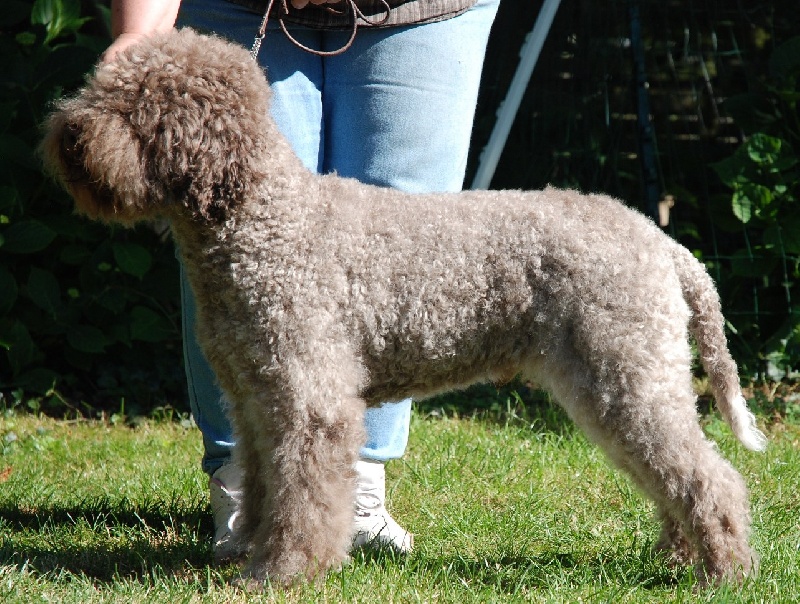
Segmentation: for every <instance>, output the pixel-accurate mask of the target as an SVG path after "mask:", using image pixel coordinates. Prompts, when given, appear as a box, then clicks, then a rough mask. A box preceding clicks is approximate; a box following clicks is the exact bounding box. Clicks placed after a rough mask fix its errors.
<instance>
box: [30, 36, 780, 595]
mask: <svg viewBox="0 0 800 604" xmlns="http://www.w3.org/2000/svg"><path fill="white" fill-rule="evenodd" d="M269 101H270V90H269V86H268V84H267V82H266V80H265V77H264V74H263V73H262V72H261V70H260V69H259V67H258V66H257V65H256V63H255V62H254V61H253V60H252V59H251V58H250V56H249V54H248V52H247V51H246V50H245V49H243V48H241V47H238V46H235V45H233V44H230V43H228V42H226V41H223V40H221V39H219V38H215V37H209V36H202V35H200V34H197V33H195V32H193V31H191V30H189V29H184V30H181V31H173V32H171V33H169V34H163V35H157V36H153V37H152V38H150V39H148V40H147V41H145V42H143V43H141V44H138V45H136V46H133V47H131V48H130V49H128V50H127V51H126V52H124V53H123V54H122V55H121V56H120V57H119V58H118V59H117V60H115V61H114V62H113V63H111V64H104V65H101V66H100V67H98V69H97V70H96V72H95V73H94V74H93V75H92V76H91V77H90V79H89V80H88V83H87V85H86V87H85V88H84V89H83V90H81V91H80V92H79V93H78V94H77V95H76V96H74V97H73V98H70V99H66V100H63V101H61V102H60V104H59V105H58V107H57V109H56V110H55V112H54V113H53V115H52V116H51V117H50V119H49V122H48V125H47V133H46V137H45V140H44V142H43V146H42V150H43V154H44V156H45V159H46V162H47V164H48V166H49V168H50V169H51V170H52V172H53V173H54V174H55V175H56V177H57V178H58V179H60V180H61V181H62V182H63V184H64V186H65V187H66V188H67V189H68V191H69V192H70V193H71V195H72V196H73V197H74V199H75V202H76V204H77V208H78V211H80V212H81V213H83V214H85V215H86V216H88V217H90V218H93V219H98V220H102V221H106V222H113V223H122V224H127V225H130V224H132V223H135V222H137V221H141V220H148V219H153V218H156V217H162V218H165V219H167V220H169V221H170V224H171V227H172V233H173V236H174V238H175V240H176V242H177V244H178V247H179V249H180V252H181V254H182V258H183V261H184V263H185V266H186V269H187V271H188V275H189V279H190V282H191V285H192V287H193V289H194V292H195V294H196V298H197V301H198V305H199V310H198V314H199V318H198V332H199V337H200V340H201V343H202V345H203V348H204V350H205V352H206V354H207V356H208V359H209V361H210V362H211V365H212V367H213V368H214V369H215V371H216V374H217V376H218V379H219V382H220V384H221V386H222V388H223V390H224V391H225V393H226V394H227V396H228V398H229V399H230V401H231V415H232V420H233V422H234V426H235V429H236V433H237V439H238V440H237V442H238V443H239V444H238V446H237V451H236V454H237V455H238V462H239V463H240V465H241V467H242V468H243V469H244V475H245V483H244V493H245V494H244V497H245V501H244V509H243V514H244V528H243V534H244V535H246V540H247V541H246V546H247V552H248V557H249V560H248V563H247V566H246V569H245V571H244V573H245V577H247V580H248V581H252V582H255V583H258V582H261V581H264V580H267V579H269V580H272V581H275V580H277V581H282V582H291V581H292V580H293V579H294V578H297V577H303V576H305V577H314V576H316V575H319V574H321V573H324V571H325V570H326V569H330V568H336V567H338V566H339V565H340V564H341V563H342V562H343V561H344V560H346V558H347V551H348V547H349V545H350V539H351V534H350V531H351V523H352V518H353V512H352V505H353V504H352V501H353V497H354V488H355V487H354V470H353V466H354V463H355V462H356V460H357V457H358V451H359V448H360V444H361V443H362V440H363V438H364V434H363V427H362V416H363V413H364V409H365V407H366V406H368V405H376V404H379V403H380V401H387V400H399V399H402V398H404V397H415V398H423V397H428V396H431V395H433V394H436V393H441V392H443V391H447V390H450V389H454V388H462V387H465V386H467V385H469V384H472V383H475V382H477V381H486V380H489V381H498V382H502V381H504V380H507V379H509V378H511V377H513V376H515V375H521V376H523V377H524V378H525V379H530V380H533V381H535V382H537V383H539V384H541V385H542V386H544V387H546V388H548V389H549V390H550V391H551V392H552V393H553V395H554V397H555V398H556V399H557V400H558V401H559V403H560V404H561V405H562V406H563V408H564V409H565V410H566V411H567V413H568V414H569V415H570V417H571V418H572V419H573V420H574V421H575V423H576V424H578V425H579V426H580V427H581V428H582V429H583V430H584V431H585V432H586V433H587V434H588V436H589V437H590V438H591V439H592V440H593V441H594V442H596V443H597V444H598V445H599V446H600V447H602V449H603V450H604V452H605V453H606V454H607V455H608V457H609V458H610V459H611V461H612V462H613V463H614V464H615V465H617V466H618V467H619V468H621V469H623V470H625V471H626V472H627V473H628V474H629V475H630V477H631V478H632V480H633V481H634V482H635V483H636V485H637V486H638V487H639V488H640V489H641V490H642V491H643V492H644V493H645V494H646V495H648V496H649V497H650V498H652V500H653V501H654V502H655V504H656V506H657V511H658V514H659V517H660V520H661V522H662V523H663V530H662V534H661V538H660V541H659V543H658V545H657V547H658V548H661V549H664V550H668V551H670V552H672V558H673V560H675V561H677V562H689V561H693V562H696V563H697V565H698V569H699V571H700V572H701V573H702V576H703V577H704V578H705V579H706V580H708V581H720V580H734V581H736V580H741V579H742V578H743V577H744V576H745V575H747V574H748V573H749V572H750V571H751V570H752V569H753V565H754V563H755V559H756V557H755V554H754V552H753V551H752V550H751V548H750V546H749V544H748V537H749V532H750V514H749V504H748V495H747V489H746V487H745V485H744V482H743V480H742V478H741V476H740V475H739V474H738V473H737V472H736V471H735V470H734V468H733V467H732V466H731V465H730V464H729V463H728V462H727V461H725V460H724V459H722V458H721V457H720V454H719V453H718V452H717V450H716V448H715V446H714V445H713V444H712V443H711V442H710V441H708V440H707V439H706V438H705V436H704V434H703V431H702V430H701V427H700V425H699V422H698V414H697V411H696V408H695V401H696V397H695V394H694V393H693V390H692V380H691V348H690V344H689V341H688V337H689V334H690V333H691V335H692V336H693V337H694V338H695V340H696V342H697V349H698V351H699V355H700V358H701V361H702V364H703V366H704V368H705V370H706V371H707V373H708V374H709V376H710V383H711V386H712V388H713V391H714V395H715V397H716V401H717V405H718V407H719V409H720V411H721V413H722V415H723V416H724V418H725V419H726V420H727V422H728V424H730V426H731V428H732V430H733V432H734V433H735V434H736V436H737V437H738V438H739V440H740V441H741V442H742V443H743V444H744V445H745V446H746V447H747V448H749V449H753V450H760V449H763V448H764V446H765V442H766V441H765V439H764V436H763V435H762V434H761V432H759V430H758V429H757V428H756V425H755V420H754V417H753V415H752V414H750V413H749V412H748V410H747V407H746V404H745V400H744V398H743V396H742V393H741V390H740V386H739V380H738V377H737V369H736V365H735V363H734V361H733V360H732V358H731V356H730V354H729V352H728V349H727V344H726V340H725V335H724V331H723V318H722V315H721V312H720V303H719V298H718V296H717V293H716V291H715V288H714V285H713V283H712V281H711V279H710V278H709V276H708V275H707V273H706V272H705V270H704V268H703V267H702V265H701V264H700V263H699V262H698V261H697V260H696V259H695V258H694V257H693V256H692V255H691V254H690V253H689V252H688V251H687V250H686V249H684V248H683V247H681V246H680V245H678V244H676V243H675V242H674V241H673V240H671V239H670V238H669V237H667V236H666V235H664V234H663V233H662V232H661V231H660V230H659V229H658V228H657V227H655V226H654V225H653V224H652V223H651V222H650V221H649V220H647V219H646V218H644V217H643V216H641V215H640V214H638V213H636V212H635V211H632V210H630V209H628V208H626V207H625V206H623V205H622V204H620V203H619V202H617V201H615V200H613V199H610V198H608V197H605V196H601V195H581V194H578V193H575V192H570V191H561V190H555V189H547V190H544V191H538V192H519V191H505V192H498V191H482V192H463V193H454V194H440V195H410V194H404V193H401V192H398V191H395V190H389V189H384V188H378V187H373V186H368V185H364V184H361V183H359V182H357V181H355V180H350V179H344V178H340V177H337V176H336V175H324V176H320V175H316V174H313V173H311V172H309V171H308V170H306V169H305V168H304V167H303V166H302V165H301V163H300V161H299V160H298V159H297V158H296V157H295V155H294V154H293V153H292V150H291V149H290V147H289V144H288V143H287V141H286V140H285V139H284V138H283V137H282V136H281V134H280V133H279V132H278V131H277V129H276V126H275V124H274V123H273V122H272V121H271V119H270V117H269V115H270V112H269Z"/></svg>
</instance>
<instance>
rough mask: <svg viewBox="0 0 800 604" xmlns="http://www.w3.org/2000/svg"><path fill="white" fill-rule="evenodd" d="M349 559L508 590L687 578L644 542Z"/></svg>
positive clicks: (660, 584)
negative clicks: (604, 548)
mask: <svg viewBox="0 0 800 604" xmlns="http://www.w3.org/2000/svg"><path fill="white" fill-rule="evenodd" d="M353 562H354V563H355V564H357V565H374V566H376V567H378V568H381V569H384V570H386V571H387V572H391V570H392V568H394V567H398V566H400V567H403V569H404V570H405V571H406V572H407V573H409V574H417V575H418V576H419V578H420V579H421V580H424V579H422V578H423V577H425V578H427V580H432V582H433V583H435V584H438V585H464V586H469V587H470V588H477V587H479V586H486V587H492V588H494V589H497V590H499V591H501V592H503V593H506V594H508V595H515V594H520V593H524V592H528V591H530V590H532V589H533V590H539V589H541V590H545V591H549V590H553V589H558V588H579V587H581V586H587V585H607V586H610V587H611V588H612V589H613V588H614V587H616V588H624V589H630V588H639V589H645V590H659V589H667V590H672V589H674V588H675V587H676V586H677V585H679V584H682V583H686V582H687V580H689V583H691V578H690V577H689V574H690V573H691V571H690V570H689V569H670V568H668V566H667V565H666V564H665V563H664V561H663V559H662V558H661V556H660V555H656V554H653V553H652V552H651V549H650V547H649V545H648V546H645V547H644V548H642V550H641V551H640V552H638V553H637V552H635V551H623V552H619V551H616V552H580V551H575V552H560V551H544V552H539V553H536V554H533V555H530V556H528V555H524V554H500V555H496V556H488V557H485V558H467V557H464V556H459V555H453V556H425V555H420V554H413V555H411V556H409V557H404V556H402V555H398V554H396V553H395V552H393V551H391V550H383V549H381V550H370V549H360V550H357V551H356V552H354V554H353Z"/></svg>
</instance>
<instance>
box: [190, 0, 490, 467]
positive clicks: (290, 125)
mask: <svg viewBox="0 0 800 604" xmlns="http://www.w3.org/2000/svg"><path fill="white" fill-rule="evenodd" d="M498 3H499V0H479V1H478V3H477V4H476V5H475V6H474V7H473V8H471V9H470V10H468V11H467V12H466V13H464V14H462V15H459V16H458V17H454V18H452V19H448V20H445V21H440V22H436V23H428V24H424V25H410V26H400V27H392V28H385V29H384V28H380V29H379V28H366V27H365V28H360V29H359V30H358V34H357V35H356V38H355V41H354V43H353V45H352V47H350V48H349V49H348V50H347V51H346V52H345V53H344V54H341V55H337V56H328V57H320V56H317V55H313V54H311V53H308V52H305V51H303V50H301V49H299V48H297V47H296V46H295V45H293V44H292V43H291V42H290V41H289V40H288V38H286V36H285V35H284V34H283V32H281V31H280V30H279V29H277V27H275V26H274V25H275V24H270V25H271V27H270V28H269V29H268V31H267V35H266V37H265V39H264V42H263V45H262V47H261V51H260V54H259V62H260V63H261V65H262V66H263V67H264V68H265V69H266V73H267V77H268V79H269V81H270V86H271V89H272V105H271V113H272V116H273V118H274V119H275V121H276V122H277V124H278V127H279V128H280V129H281V131H282V132H283V134H284V135H285V136H286V137H287V138H288V139H289V141H290V143H291V144H292V146H293V148H294V150H295V152H296V153H297V155H298V156H299V157H300V159H301V160H302V161H303V163H304V164H305V165H306V167H308V168H309V169H311V170H313V171H316V172H319V173H328V172H336V173H337V174H339V175H340V176H349V177H353V178H357V179H358V180H360V181H362V182H365V183H371V184H376V185H381V186H386V187H394V188H397V189H400V190H403V191H407V192H419V193H424V192H438V191H458V190H460V189H461V187H462V184H463V179H464V171H465V169H466V162H467V153H468V151H469V139H470V134H471V130H472V121H473V117H474V113H475V103H476V100H477V95H478V85H479V83H480V74H481V68H482V64H483V57H484V53H485V50H486V42H487V39H488V37H489V30H490V28H491V25H492V22H493V21H494V16H495V13H496V12H497V6H498ZM261 18H262V15H259V14H257V13H254V12H252V11H250V10H248V9H245V8H242V7H240V6H237V5H235V4H231V3H229V2H227V1H225V0H184V1H183V5H182V8H181V14H180V16H179V20H178V24H179V26H180V25H189V26H191V27H194V28H195V29H197V30H199V31H204V32H214V33H216V34H218V35H220V36H223V37H225V38H227V39H230V40H232V41H234V42H238V43H240V44H242V45H244V46H246V47H248V48H249V47H250V46H251V45H252V43H253V38H254V36H255V34H256V31H257V30H258V27H259V25H260V22H261ZM290 32H291V34H292V35H293V36H294V37H295V38H297V39H298V40H299V41H300V42H302V43H303V44H305V45H306V46H309V47H311V48H315V49H319V50H334V49H336V48H339V47H341V46H342V45H343V44H344V43H345V42H346V41H347V39H348V37H349V32H345V31H338V30H314V29H308V28H302V27H291V26H290ZM181 293H182V299H183V316H184V319H183V332H184V356H185V361H186V375H187V380H188V387H189V401H190V405H191V408H192V413H193V414H194V417H195V421H196V422H197V425H198V426H199V427H200V431H201V432H202V435H203V445H204V447H205V456H204V458H203V468H204V470H205V471H206V472H209V473H211V472H213V471H214V470H216V469H217V468H218V467H219V466H220V465H222V464H223V463H225V461H227V459H228V458H229V456H230V452H231V449H232V447H233V444H234V443H233V440H234V439H233V436H232V430H231V425H230V422H229V421H228V418H227V416H226V413H225V401H224V397H223V396H222V395H221V393H220V391H219V388H218V386H217V385H216V380H215V378H214V374H213V372H212V370H211V368H210V367H209V366H208V363H207V362H206V360H205V357H204V356H203V353H202V352H201V350H200V348H199V346H198V345H197V342H196V340H195V335H194V318H195V301H194V299H193V296H192V292H191V289H190V288H189V286H188V283H187V282H186V279H185V277H183V276H182V284H181ZM320 396H325V393H324V392H321V393H320ZM410 414H411V401H410V399H409V400H404V401H400V402H396V401H395V402H387V403H386V404H384V405H382V406H380V407H376V408H372V409H368V410H367V413H366V416H365V420H364V421H365V427H366V431H367V442H366V444H365V445H364V447H363V448H362V450H361V456H362V457H363V458H366V459H373V460H379V461H385V460H388V459H394V458H398V457H400V456H401V455H402V454H403V452H404V451H405V447H406V444H407V441H408V427H409V421H410Z"/></svg>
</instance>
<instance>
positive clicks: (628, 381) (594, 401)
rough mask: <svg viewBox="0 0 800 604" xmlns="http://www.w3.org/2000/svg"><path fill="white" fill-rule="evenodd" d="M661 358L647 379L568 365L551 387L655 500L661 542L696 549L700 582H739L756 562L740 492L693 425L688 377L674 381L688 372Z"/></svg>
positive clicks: (740, 484) (737, 483) (606, 367)
mask: <svg viewBox="0 0 800 604" xmlns="http://www.w3.org/2000/svg"><path fill="white" fill-rule="evenodd" d="M606 360H607V359H606ZM661 361H662V362H663V363H664V366H660V367H659V364H658V363H657V364H656V365H655V366H656V367H659V369H658V371H655V372H653V373H652V374H650V375H648V374H647V372H646V371H645V372H639V375H635V374H634V372H633V370H631V372H630V373H629V374H624V369H622V368H621V367H625V365H624V364H621V363H607V364H606V363H604V365H603V369H602V371H601V370H600V368H599V367H590V366H589V364H585V365H584V364H582V363H574V368H575V369H576V371H575V373H574V374H573V375H571V376H569V377H570V379H569V380H567V379H563V378H566V376H562V379H559V380H551V384H552V386H553V390H554V394H556V398H557V399H559V400H560V401H563V404H564V407H565V408H566V409H567V411H568V412H569V414H570V415H571V416H572V418H573V419H574V420H575V422H576V423H577V424H578V425H579V426H580V427H581V428H582V429H584V430H585V432H586V433H587V434H588V435H589V436H590V438H591V439H592V440H594V441H595V442H596V443H597V444H599V445H600V446H601V447H602V448H603V450H604V451H605V453H606V454H607V455H608V457H609V458H610V459H611V460H612V462H613V463H614V464H616V465H617V466H619V467H620V468H621V469H623V470H625V471H627V472H628V473H629V474H630V476H631V477H632V478H633V480H634V482H635V483H636V484H637V486H638V487H639V488H640V489H641V490H642V491H644V493H645V494H647V495H648V496H650V497H651V498H652V499H653V500H654V501H655V502H656V505H657V506H658V508H659V513H660V515H661V518H662V520H663V521H665V522H666V524H665V525H664V532H662V537H664V535H666V536H667V538H670V536H671V537H672V538H673V540H672V543H671V544H670V545H673V546H680V547H684V546H688V544H689V543H690V544H691V546H692V547H685V550H686V553H687V554H688V553H690V552H691V551H692V550H694V551H696V552H697V554H698V572H699V576H700V577H701V580H703V581H709V582H718V581H720V580H736V581H740V580H741V579H742V578H743V577H744V576H745V575H746V574H748V572H750V570H751V568H752V565H753V563H754V561H755V560H754V554H753V552H752V550H751V549H750V546H749V544H748V537H749V530H750V514H749V504H748V496H747V489H746V488H745V485H744V482H743V480H742V478H741V476H740V475H739V474H738V473H737V472H736V470H734V469H733V467H732V466H731V465H730V464H729V463H728V462H727V461H725V460H724V459H723V458H722V457H721V456H720V455H719V454H718V453H717V451H716V450H715V448H714V446H713V444H712V443H711V442H709V441H708V440H707V439H706V438H705V435H704V434H703V432H702V430H701V428H700V426H699V424H698V421H697V413H696V410H695V406H694V402H695V397H694V394H693V393H692V391H691V386H690V380H689V379H688V376H687V379H685V380H684V379H682V378H681V377H680V376H681V375H682V373H683V372H686V371H688V369H687V368H686V367H684V366H683V363H669V361H668V360H665V359H661ZM579 365H583V366H582V367H579ZM610 367H611V368H614V367H616V369H610V370H609V368H610ZM628 367H630V364H628ZM614 373H616V374H617V375H616V376H614V375H613V374H614ZM598 375H601V376H602V377H601V379H599V380H598V379H596V377H595V379H594V380H593V377H592V376H598ZM675 380H677V383H676V381H675ZM682 382H683V383H682ZM569 384H572V385H569ZM575 384H578V386H575ZM675 539H677V541H676V540H675ZM684 539H685V540H688V541H684ZM676 554H677V555H678V556H680V555H681V552H676Z"/></svg>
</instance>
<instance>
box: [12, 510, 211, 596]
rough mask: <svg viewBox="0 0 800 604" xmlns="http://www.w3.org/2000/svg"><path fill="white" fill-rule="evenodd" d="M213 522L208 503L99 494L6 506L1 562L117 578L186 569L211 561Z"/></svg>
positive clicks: (99, 578) (106, 580)
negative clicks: (77, 501)
mask: <svg viewBox="0 0 800 604" xmlns="http://www.w3.org/2000/svg"><path fill="white" fill-rule="evenodd" d="M212 533H213V523H212V520H211V516H210V514H209V513H208V511H207V509H206V507H205V504H203V505H202V506H201V505H199V504H197V505H195V506H193V507H188V506H186V505H185V504H181V505H176V504H171V503H169V502H163V501H153V502H148V503H145V504H144V505H136V506H133V505H128V504H126V503H123V504H122V505H120V503H119V502H115V503H111V502H109V501H105V500H100V501H96V502H87V503H86V504H82V505H77V506H71V507H69V506H58V505H55V506H50V507H41V508H37V509H36V510H32V511H26V510H21V509H19V508H17V507H14V506H10V505H6V506H3V507H0V534H2V537H0V566H15V567H17V568H18V569H23V568H25V569H27V570H29V571H34V572H35V573H37V574H44V573H55V574H60V573H61V572H63V571H67V572H69V573H73V574H76V575H80V576H85V577H88V578H90V579H92V580H94V581H98V582H104V583H110V582H113V581H117V580H119V579H120V578H128V579H138V578H141V577H144V576H149V575H151V574H152V572H153V571H154V570H156V569H159V572H161V573H163V574H165V575H168V576H169V575H179V574H182V573H185V572H186V571H187V569H188V568H197V567H203V566H207V565H209V564H210V563H211V559H212V554H211V547H210V536H211V534H212Z"/></svg>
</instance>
